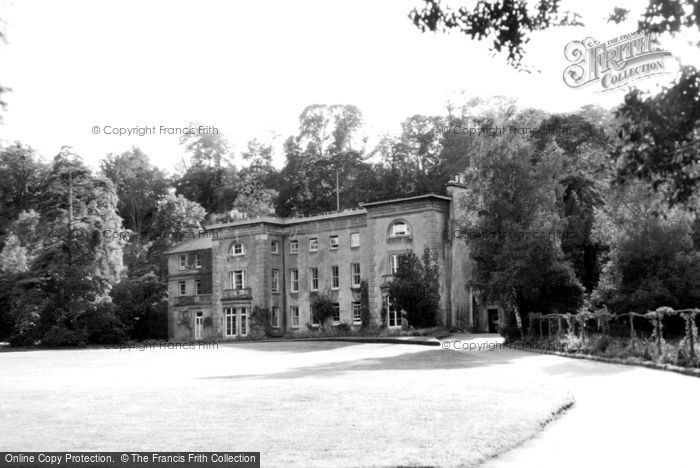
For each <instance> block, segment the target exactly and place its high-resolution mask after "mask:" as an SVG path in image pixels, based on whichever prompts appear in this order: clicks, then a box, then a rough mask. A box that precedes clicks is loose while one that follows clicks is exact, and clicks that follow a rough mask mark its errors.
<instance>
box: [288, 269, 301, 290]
mask: <svg viewBox="0 0 700 468" xmlns="http://www.w3.org/2000/svg"><path fill="white" fill-rule="evenodd" d="M289 277H290V278H291V283H292V284H291V285H290V291H291V292H299V270H296V269H294V270H291V271H290V272H289Z"/></svg>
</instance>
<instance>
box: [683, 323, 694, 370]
mask: <svg viewBox="0 0 700 468" xmlns="http://www.w3.org/2000/svg"><path fill="white" fill-rule="evenodd" d="M687 315H688V318H687V319H686V321H685V324H686V333H687V335H688V343H689V344H690V359H691V362H693V363H694V362H695V343H694V340H695V337H694V336H693V335H694V333H693V328H694V326H695V312H694V311H693V312H688V313H687Z"/></svg>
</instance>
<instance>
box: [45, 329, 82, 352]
mask: <svg viewBox="0 0 700 468" xmlns="http://www.w3.org/2000/svg"><path fill="white" fill-rule="evenodd" d="M41 344H42V345H43V346H48V347H50V348H57V347H75V346H83V345H85V340H84V338H83V337H82V336H80V334H78V333H76V332H75V331H73V330H70V329H68V328H67V327H64V326H62V325H54V326H53V327H51V328H50V329H49V330H48V331H47V332H46V333H44V336H42V338H41Z"/></svg>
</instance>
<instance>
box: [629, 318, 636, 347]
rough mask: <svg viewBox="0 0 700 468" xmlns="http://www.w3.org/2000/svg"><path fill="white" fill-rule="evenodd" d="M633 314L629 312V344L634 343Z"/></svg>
mask: <svg viewBox="0 0 700 468" xmlns="http://www.w3.org/2000/svg"><path fill="white" fill-rule="evenodd" d="M634 338H635V335H634V313H632V312H630V343H631V342H633V341H634Z"/></svg>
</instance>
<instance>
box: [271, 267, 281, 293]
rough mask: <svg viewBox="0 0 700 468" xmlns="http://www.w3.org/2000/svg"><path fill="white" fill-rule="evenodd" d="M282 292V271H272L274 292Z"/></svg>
mask: <svg viewBox="0 0 700 468" xmlns="http://www.w3.org/2000/svg"><path fill="white" fill-rule="evenodd" d="M279 291H280V271H279V270H272V292H279Z"/></svg>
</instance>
